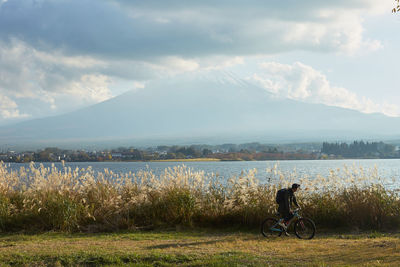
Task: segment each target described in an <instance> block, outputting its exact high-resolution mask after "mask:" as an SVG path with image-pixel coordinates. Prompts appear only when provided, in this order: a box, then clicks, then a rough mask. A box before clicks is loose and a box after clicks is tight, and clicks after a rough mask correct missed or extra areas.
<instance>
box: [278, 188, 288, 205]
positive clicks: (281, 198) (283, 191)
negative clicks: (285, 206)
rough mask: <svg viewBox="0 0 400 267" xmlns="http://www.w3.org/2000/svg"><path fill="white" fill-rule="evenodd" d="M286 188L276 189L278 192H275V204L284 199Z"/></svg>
mask: <svg viewBox="0 0 400 267" xmlns="http://www.w3.org/2000/svg"><path fill="white" fill-rule="evenodd" d="M286 190H287V189H286V188H283V189H280V190H278V192H276V204H279V203H281V202H282V201H284V199H283V198H284V197H285V193H286Z"/></svg>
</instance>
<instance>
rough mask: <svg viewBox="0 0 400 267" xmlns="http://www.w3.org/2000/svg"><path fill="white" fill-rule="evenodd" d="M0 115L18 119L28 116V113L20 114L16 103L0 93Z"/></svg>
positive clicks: (5, 117) (4, 117)
mask: <svg viewBox="0 0 400 267" xmlns="http://www.w3.org/2000/svg"><path fill="white" fill-rule="evenodd" d="M0 117H1V118H3V119H18V118H25V117H28V115H26V114H21V113H20V111H19V110H18V105H17V103H15V102H14V101H12V100H11V99H10V98H8V97H7V96H4V95H1V94H0Z"/></svg>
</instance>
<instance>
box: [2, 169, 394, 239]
mask: <svg viewBox="0 0 400 267" xmlns="http://www.w3.org/2000/svg"><path fill="white" fill-rule="evenodd" d="M267 173H268V175H269V177H268V178H267V180H269V181H272V182H270V183H261V182H260V181H258V180H257V179H256V178H255V175H256V170H250V171H248V172H243V173H241V174H240V175H239V176H238V177H232V178H230V179H229V180H228V181H223V180H221V179H220V178H219V177H218V176H217V175H213V174H208V173H205V172H203V171H194V170H192V169H190V168H188V167H186V166H176V167H173V168H167V169H165V170H164V172H163V173H162V174H161V175H159V176H156V175H154V174H153V173H152V171H151V170H147V171H140V172H137V173H131V172H129V173H120V174H118V173H114V172H112V171H110V170H107V169H105V170H104V171H103V172H100V173H94V171H93V170H92V168H91V167H89V168H87V169H71V168H67V167H65V166H64V167H63V168H62V169H57V168H55V167H54V165H53V166H52V167H50V168H45V167H44V166H43V165H35V164H34V163H31V164H30V167H29V168H23V167H22V168H21V169H20V170H18V171H12V170H10V169H9V168H8V167H7V165H5V164H3V163H1V164H0V230H1V231H20V230H26V231H38V230H39V231H43V230H55V231H65V232H75V231H118V230H123V229H140V228H142V227H146V228H156V227H166V226H167V227H175V226H182V225H183V226H187V227H190V226H200V227H203V226H204V227H230V226H244V227H254V228H256V227H258V226H259V223H260V222H261V220H262V219H263V218H265V217H267V216H272V215H274V214H275V212H276V206H277V205H276V203H275V194H276V191H277V190H278V189H280V188H282V187H287V186H290V185H291V184H292V183H293V182H297V183H300V184H301V190H300V191H298V192H297V193H296V195H297V199H298V202H299V204H300V205H301V206H302V208H303V214H304V215H305V216H308V217H310V218H312V219H313V220H314V221H315V222H316V224H317V226H318V227H319V228H321V227H326V228H335V227H342V228H348V229H354V228H357V229H375V230H386V229H396V228H398V227H399V226H400V197H399V193H398V191H395V190H389V189H387V188H385V187H384V184H386V181H385V180H384V179H382V178H381V177H379V175H378V171H377V169H376V168H373V169H370V170H364V169H362V168H357V167H356V166H353V167H351V168H349V167H346V166H345V167H344V168H343V169H338V170H332V171H331V172H330V174H329V175H328V176H327V177H323V176H318V177H316V178H313V179H311V178H309V177H307V176H304V175H303V176H302V175H299V174H297V172H296V171H295V170H293V171H291V172H286V173H284V172H281V171H280V170H279V166H278V165H275V166H274V167H273V168H271V169H267Z"/></svg>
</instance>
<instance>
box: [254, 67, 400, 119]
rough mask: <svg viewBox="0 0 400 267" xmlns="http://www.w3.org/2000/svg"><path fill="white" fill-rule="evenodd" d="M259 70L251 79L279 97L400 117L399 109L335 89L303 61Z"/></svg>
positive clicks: (344, 89) (335, 87) (338, 88)
mask: <svg viewBox="0 0 400 267" xmlns="http://www.w3.org/2000/svg"><path fill="white" fill-rule="evenodd" d="M260 67H261V69H262V72H261V73H255V74H254V75H253V76H252V78H251V79H252V80H253V81H255V82H257V83H258V84H259V85H261V86H262V87H263V88H265V89H266V90H268V91H269V92H271V93H273V94H274V95H276V96H277V97H284V98H290V99H294V100H300V101H304V102H309V103H320V104H325V105H329V106H337V107H342V108H348V109H355V110H359V111H361V112H365V113H375V112H378V113H383V114H386V115H388V116H400V108H399V106H396V105H389V104H387V103H384V104H379V103H375V102H374V101H372V100H371V99H368V98H365V97H360V96H358V95H357V94H355V93H353V92H351V91H349V90H348V89H346V88H343V87H338V86H333V85H331V84H330V82H329V81H328V79H327V77H326V76H325V75H324V74H322V73H321V72H319V71H317V70H315V69H313V68H312V67H310V66H307V65H304V64H302V63H300V62H295V63H293V64H292V65H288V64H281V63H276V62H264V63H262V64H260Z"/></svg>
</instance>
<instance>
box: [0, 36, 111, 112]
mask: <svg viewBox="0 0 400 267" xmlns="http://www.w3.org/2000/svg"><path fill="white" fill-rule="evenodd" d="M105 66H106V65H105V63H104V62H102V61H99V60H97V59H94V58H91V57H87V56H65V55H63V54H61V53H59V52H57V51H52V52H43V51H38V50H36V49H35V48H33V47H31V46H29V45H27V44H25V43H23V42H21V41H18V40H11V41H10V43H8V44H7V43H6V44H5V43H1V42H0V95H1V96H2V108H3V109H4V110H5V111H4V112H2V116H1V117H2V118H3V119H13V118H21V117H26V115H23V114H20V113H19V111H18V109H17V106H18V102H21V103H26V100H27V99H28V100H29V99H30V101H39V103H40V102H41V103H42V104H41V105H42V109H43V111H44V112H45V111H46V110H47V109H46V107H45V106H48V107H49V108H50V110H59V111H62V110H64V108H67V109H68V110H71V108H72V109H74V108H77V107H80V106H82V105H83V104H91V103H96V102H99V101H103V100H105V99H108V98H110V97H111V96H112V95H111V92H110V89H109V88H108V87H107V86H108V84H109V83H110V80H109V79H108V78H107V77H106V76H105V75H101V74H96V70H98V69H102V68H104V67H105ZM66 98H67V99H69V100H70V101H66ZM6 103H8V106H5V105H6ZM36 103H37V102H36ZM43 104H44V105H43ZM68 107H69V108H68ZM21 108H22V107H21ZM25 113H26V114H29V113H30V112H29V110H26V111H25ZM31 115H34V116H35V115H38V114H31Z"/></svg>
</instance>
